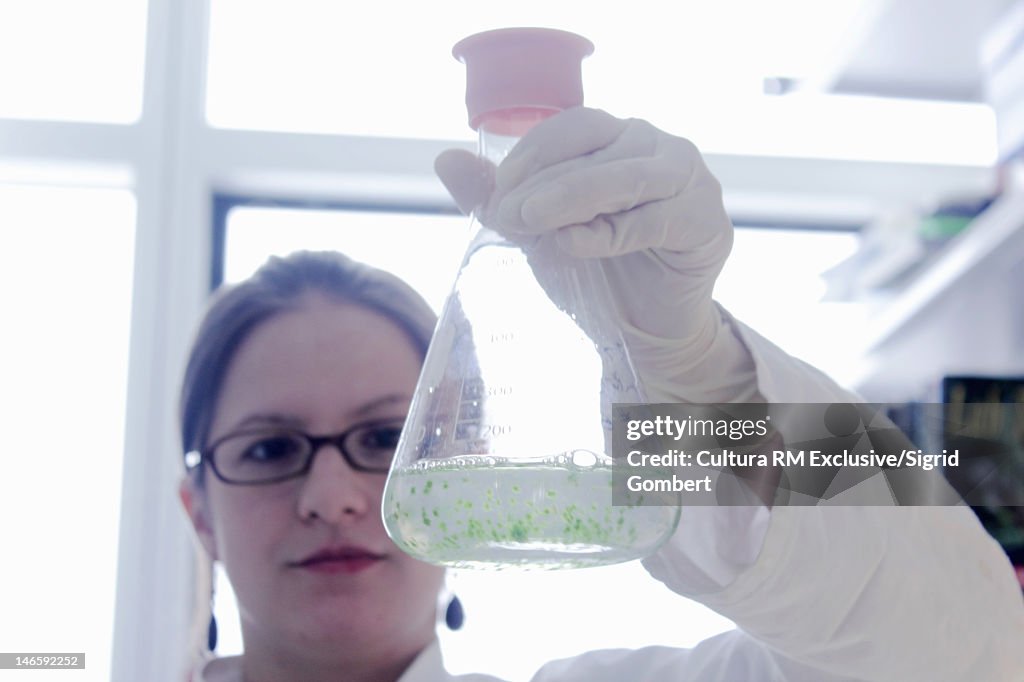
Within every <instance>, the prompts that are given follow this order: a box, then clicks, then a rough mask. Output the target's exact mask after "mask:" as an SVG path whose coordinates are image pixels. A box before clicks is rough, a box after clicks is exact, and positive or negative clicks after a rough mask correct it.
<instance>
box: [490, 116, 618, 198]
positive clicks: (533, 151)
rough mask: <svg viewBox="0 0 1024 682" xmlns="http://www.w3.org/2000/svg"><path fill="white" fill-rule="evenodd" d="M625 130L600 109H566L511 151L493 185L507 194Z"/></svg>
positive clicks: (538, 126)
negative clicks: (526, 180) (528, 179)
mask: <svg viewBox="0 0 1024 682" xmlns="http://www.w3.org/2000/svg"><path fill="white" fill-rule="evenodd" d="M626 126H627V121H624V120H622V119H619V118H615V117H614V116H612V115H611V114H609V113H607V112H604V111H601V110H600V109H588V108H586V107H574V108H572V109H566V110H565V111H563V112H561V113H559V114H557V115H555V116H552V117H551V118H549V119H547V120H545V121H542V122H541V123H539V124H537V125H536V126H535V127H534V128H533V129H531V130H530V132H528V133H527V134H526V135H525V136H524V137H523V139H522V140H520V141H519V143H518V144H516V146H515V147H513V148H512V151H511V152H509V155H508V156H507V157H506V158H505V160H504V161H502V163H501V165H500V166H499V167H498V170H497V173H496V176H495V184H496V186H497V187H498V189H499V190H501V191H507V190H508V189H511V188H513V187H516V186H517V185H519V184H520V183H521V182H523V180H525V179H526V178H529V177H530V176H532V175H534V174H535V173H537V172H538V171H541V170H543V169H545V168H548V167H549V166H553V165H556V164H559V163H562V162H563V161H568V160H570V159H575V158H578V157H581V156H584V155H586V154H591V153H593V152H595V151H597V150H600V149H603V148H605V147H607V146H608V145H610V144H612V143H613V142H615V140H616V139H618V137H619V136H620V135H621V134H622V132H623V131H624V130H625V129H626Z"/></svg>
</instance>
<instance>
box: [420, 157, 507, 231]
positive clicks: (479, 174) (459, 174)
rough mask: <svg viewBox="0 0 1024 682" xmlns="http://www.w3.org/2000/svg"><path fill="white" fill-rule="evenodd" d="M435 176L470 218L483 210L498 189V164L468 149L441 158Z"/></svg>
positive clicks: (436, 162)
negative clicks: (493, 192)
mask: <svg viewBox="0 0 1024 682" xmlns="http://www.w3.org/2000/svg"><path fill="white" fill-rule="evenodd" d="M434 172H435V173H436V174H437V177H438V178H439V179H440V180H441V184H443V185H444V187H445V189H446V190H448V194H450V195H451V197H452V199H454V200H455V204H456V206H458V207H459V210H460V211H462V212H463V213H464V214H466V215H469V214H470V213H472V212H473V211H475V210H477V209H479V208H480V207H481V206H483V205H484V204H485V203H486V202H487V199H488V197H489V196H490V195H491V192H492V190H493V189H494V164H492V163H491V162H489V161H487V160H485V159H481V158H480V157H479V156H477V155H476V154H473V153H472V152H469V151H466V150H465V149H446V150H445V151H443V152H441V153H440V154H438V156H437V158H436V159H434Z"/></svg>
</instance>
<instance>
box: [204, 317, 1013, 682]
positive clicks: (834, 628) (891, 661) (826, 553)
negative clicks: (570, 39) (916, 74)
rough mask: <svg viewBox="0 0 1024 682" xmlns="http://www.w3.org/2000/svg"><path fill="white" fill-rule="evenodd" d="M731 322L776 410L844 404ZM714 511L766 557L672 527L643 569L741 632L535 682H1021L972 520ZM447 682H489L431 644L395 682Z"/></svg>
mask: <svg viewBox="0 0 1024 682" xmlns="http://www.w3.org/2000/svg"><path fill="white" fill-rule="evenodd" d="M733 324H734V325H735V328H736V329H737V332H738V334H739V335H740V337H741V338H742V339H743V341H744V342H745V343H746V345H747V347H748V349H750V351H751V353H752V355H753V357H754V361H755V364H756V369H757V381H758V388H759V390H760V393H761V395H763V396H764V397H765V398H766V399H767V400H768V401H769V402H793V403H799V402H808V403H810V402H831V401H849V400H851V396H850V394H848V393H846V392H845V391H843V390H842V389H841V388H839V387H838V386H837V385H835V384H834V383H833V382H832V381H831V380H829V379H828V378H827V377H825V376H824V375H822V374H821V373H820V372H818V371H817V370H815V369H814V368H812V367H810V366H809V365H806V364H805V363H803V362H800V361H799V360H796V359H794V358H792V357H790V356H788V355H786V354H785V353H784V352H782V351H781V350H780V349H778V348H777V347H775V346H774V345H772V344H771V343H770V342H768V341H767V340H765V339H764V338H763V337H761V336H760V335H758V334H757V333H756V332H753V331H752V330H750V329H749V328H747V327H745V326H743V325H742V324H739V323H736V322H733ZM709 509H712V508H690V509H688V510H686V511H687V513H688V514H690V513H693V512H694V511H695V510H698V511H697V512H696V513H704V514H708V513H710V514H712V515H713V514H717V513H720V514H721V515H720V516H716V517H714V518H712V517H707V518H706V519H705V521H708V523H709V524H710V525H708V524H705V526H704V527H705V530H706V529H707V528H709V527H715V528H717V530H716V531H715V532H718V533H723V534H725V535H726V536H728V537H732V538H734V539H735V538H739V540H738V542H739V544H741V545H742V544H743V543H748V544H749V543H753V544H752V546H754V547H756V548H759V550H760V551H754V552H752V553H751V559H750V563H747V562H745V561H743V560H742V559H737V558H736V557H737V556H740V555H742V552H739V553H735V552H730V553H729V557H731V558H729V557H721V556H716V552H715V550H714V545H709V544H708V543H706V542H705V543H704V545H703V547H702V548H701V547H700V544H701V543H700V542H697V541H695V538H694V536H693V535H692V533H693V530H692V529H693V528H694V527H695V526H699V525H700V524H693V523H690V524H686V523H681V524H680V528H679V530H678V531H677V532H676V534H675V535H674V536H673V537H672V538H671V539H670V540H669V542H668V543H666V545H665V546H663V547H662V548H661V549H660V550H659V551H658V552H657V553H656V554H654V555H653V556H651V557H649V558H648V559H646V560H645V561H644V562H643V563H644V566H645V567H646V568H647V570H648V571H649V572H650V574H651V575H652V576H654V577H655V578H656V579H658V580H660V581H662V582H663V583H665V585H667V586H668V587H669V588H670V589H672V590H673V591H675V592H677V593H679V594H681V595H683V596H686V597H689V598H691V599H695V600H697V601H700V602H701V603H703V604H705V605H707V606H709V607H710V608H712V609H714V610H715V611H717V612H719V613H721V614H722V615H724V616H725V617H727V618H729V619H731V620H732V621H733V622H735V623H736V624H737V626H738V629H736V630H733V631H730V632H726V633H723V634H721V635H718V636H716V637H712V638H710V639H708V640H705V641H704V642H701V643H700V644H699V645H697V646H696V647H694V648H693V649H675V648H670V647H661V646H658V647H648V648H644V649H637V650H626V649H621V650H620V649H616V650H602V651H591V652H588V653H585V654H583V655H580V656H577V657H574V658H569V659H565V660H560V661H554V662H551V663H548V664H547V665H545V666H543V667H542V668H541V669H540V670H539V671H538V672H537V673H536V675H535V676H534V677H533V678H532V679H533V682H554V681H555V680H558V681H559V682H619V681H629V682H634V681H635V682H669V681H670V680H671V681H672V682H691V681H692V682H698V681H699V682H746V681H749V682H775V681H778V682H782V681H785V682H839V681H841V680H842V681H855V680H857V681H871V682H875V681H878V682H881V681H883V680H886V681H888V680H891V681H893V682H915V681H917V680H921V681H927V682H947V681H948V682H1021V681H1022V680H1024V600H1022V597H1021V590H1020V587H1019V585H1018V584H1017V581H1016V579H1015V577H1014V573H1013V571H1012V568H1011V566H1010V564H1009V561H1008V560H1007V558H1006V556H1005V554H1004V553H1003V552H1002V550H1001V549H1000V548H999V546H998V545H997V544H996V543H995V542H994V541H993V540H992V539H991V538H990V537H989V536H988V534H987V533H985V531H984V530H983V529H982V528H981V526H980V524H979V523H978V521H977V519H976V518H975V516H974V514H973V512H971V510H970V509H969V508H966V507H777V508H775V509H773V510H772V511H771V512H770V514H769V513H768V512H767V511H766V510H763V509H762V510H760V513H761V514H762V515H761V516H756V517H753V518H751V517H750V515H749V513H747V516H745V517H744V515H743V514H744V512H743V511H737V509H743V508H734V509H732V510H713V511H709ZM746 509H750V508H746ZM716 524H717V525H716ZM730 524H732V527H731V528H730ZM688 533H689V535H688ZM736 544H737V543H736V542H732V543H731V546H733V547H735V545H736ZM695 547H697V548H698V549H697V550H696V551H697V555H695V553H694V552H695V549H694V548H695ZM709 547H710V548H709ZM701 553H703V555H701ZM193 679H194V680H195V681H196V682H241V680H242V677H241V670H240V660H239V659H237V658H234V659H220V660H216V661H211V662H209V663H208V664H207V665H206V666H205V668H204V669H203V670H197V671H196V673H195V675H194V677H193ZM444 680H458V681H460V682H476V681H481V682H482V681H494V680H497V678H495V677H491V676H489V675H462V676H452V675H449V674H448V673H447V672H446V671H445V669H444V665H443V661H442V657H441V652H440V649H439V647H438V645H437V643H436V642H434V643H433V644H432V645H431V646H429V647H428V648H427V649H425V650H424V651H423V652H421V654H420V655H419V657H417V659H416V660H415V661H414V662H413V664H412V665H411V666H410V667H409V669H408V670H406V672H405V674H403V675H402V677H401V679H400V682H438V681H444Z"/></svg>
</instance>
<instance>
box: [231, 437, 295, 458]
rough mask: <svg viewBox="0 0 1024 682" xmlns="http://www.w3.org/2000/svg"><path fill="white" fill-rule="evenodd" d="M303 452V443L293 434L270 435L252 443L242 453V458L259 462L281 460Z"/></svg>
mask: <svg viewBox="0 0 1024 682" xmlns="http://www.w3.org/2000/svg"><path fill="white" fill-rule="evenodd" d="M301 452H302V443H301V442H300V441H299V439H297V438H294V437H292V436H285V435H280V436H269V437H266V438H261V439H260V440H258V441H256V442H254V443H253V444H251V445H250V446H249V447H248V448H246V449H245V452H243V453H242V458H243V459H247V460H253V461H257V462H279V461H281V460H283V459H291V458H293V457H296V456H297V455H299V454H300V453H301Z"/></svg>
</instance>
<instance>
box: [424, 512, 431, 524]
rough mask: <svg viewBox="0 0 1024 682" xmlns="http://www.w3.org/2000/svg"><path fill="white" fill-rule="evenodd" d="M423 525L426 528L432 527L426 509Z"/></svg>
mask: <svg viewBox="0 0 1024 682" xmlns="http://www.w3.org/2000/svg"><path fill="white" fill-rule="evenodd" d="M423 525H424V526H429V525H430V517H429V516H427V510H426V509H424V510H423Z"/></svg>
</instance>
